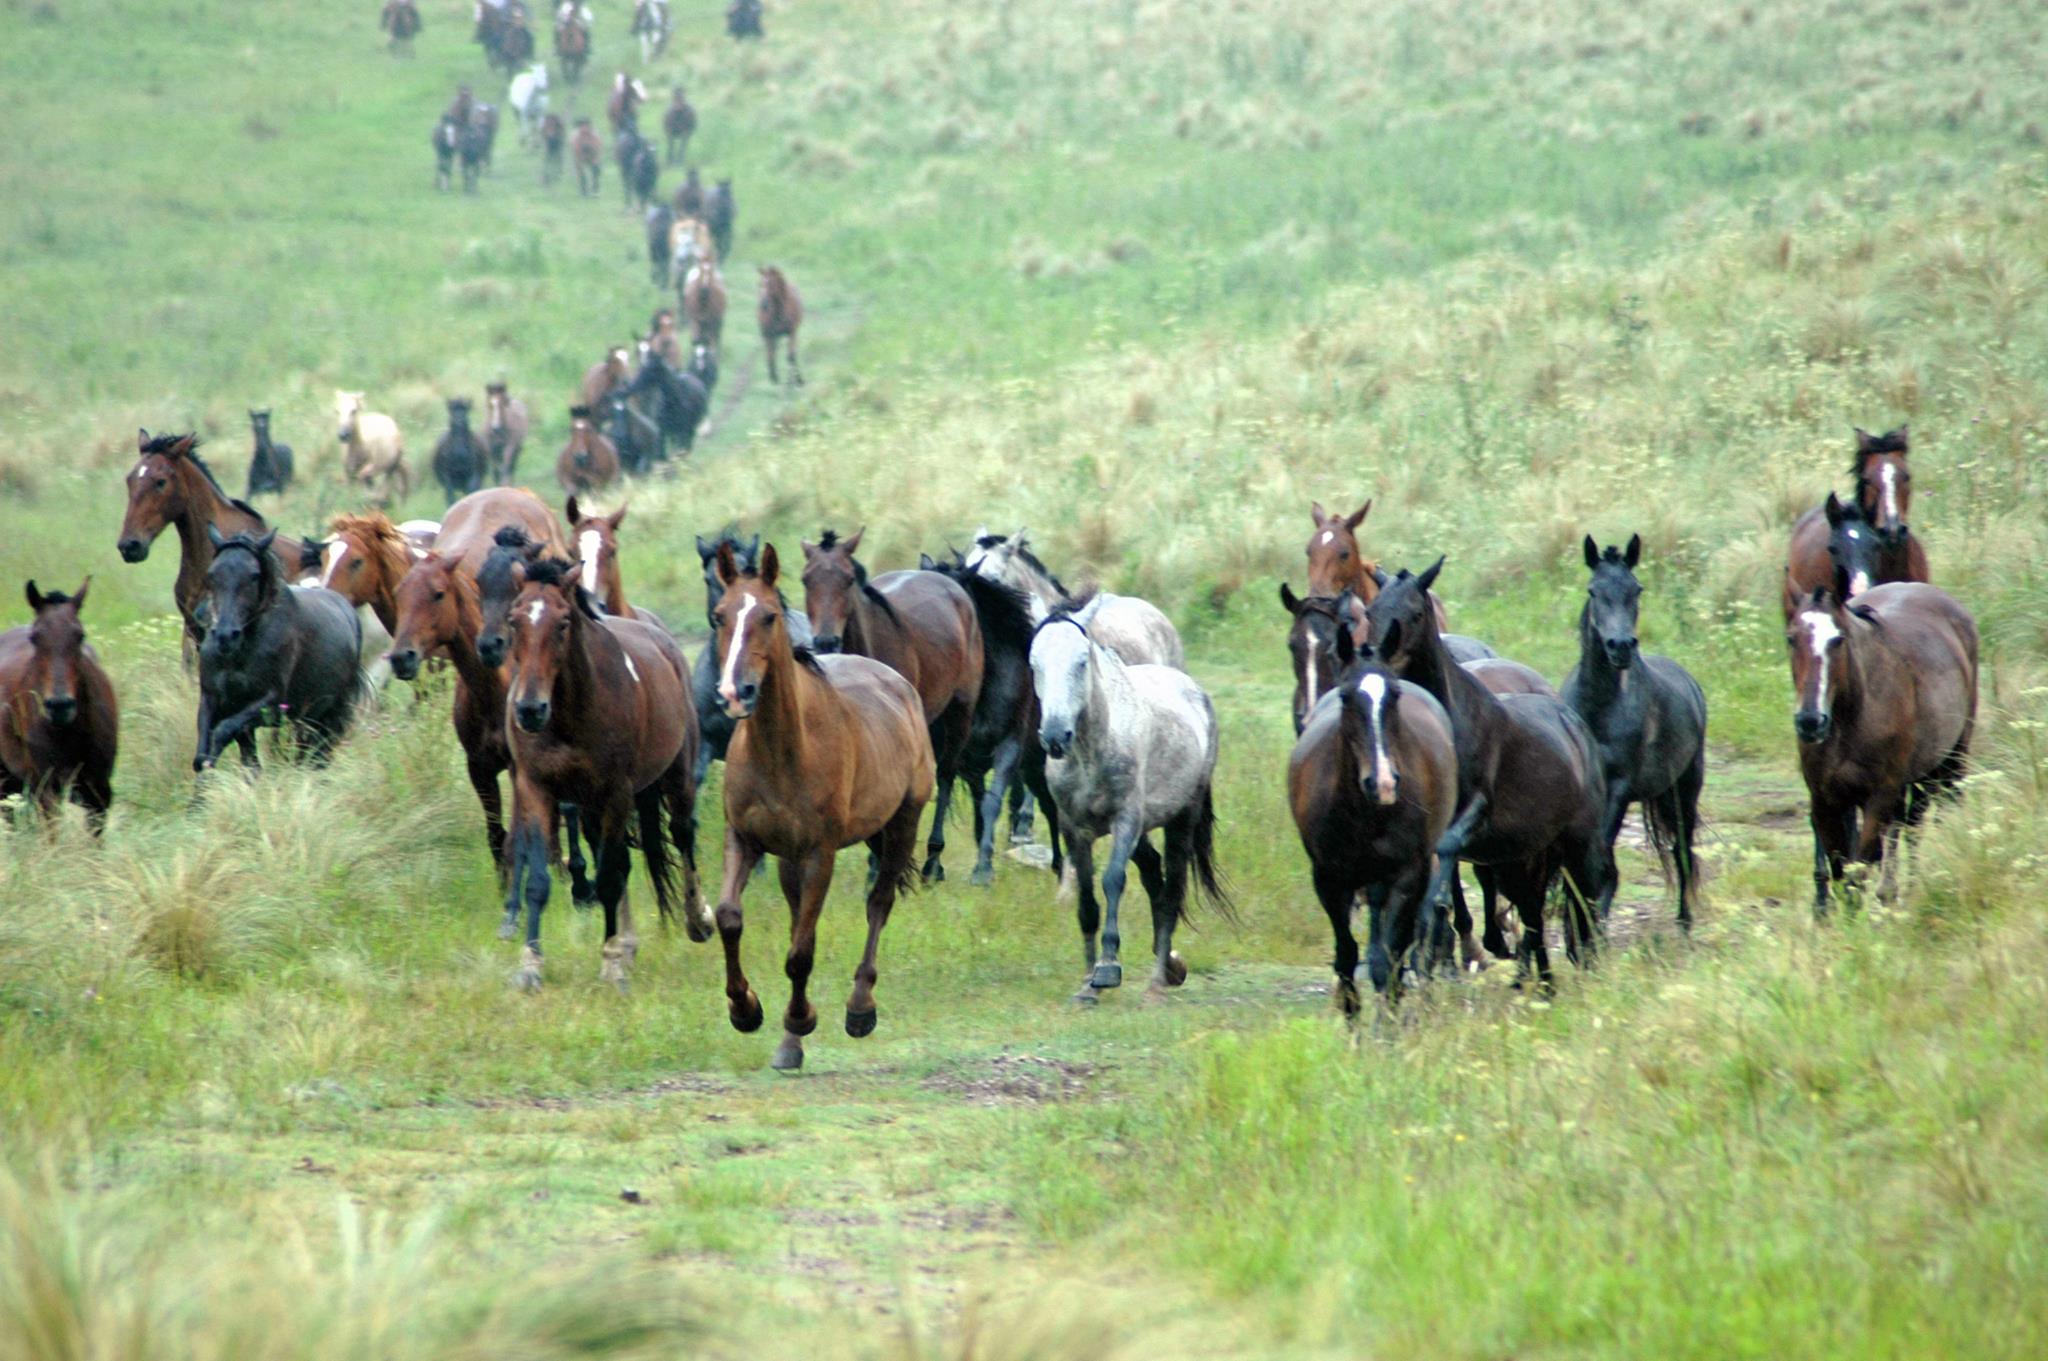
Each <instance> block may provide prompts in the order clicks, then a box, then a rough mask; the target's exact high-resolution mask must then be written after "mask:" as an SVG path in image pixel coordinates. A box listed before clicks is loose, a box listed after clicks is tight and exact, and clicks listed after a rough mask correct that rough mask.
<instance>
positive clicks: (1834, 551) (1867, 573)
mask: <svg viewBox="0 0 2048 1361" xmlns="http://www.w3.org/2000/svg"><path fill="white" fill-rule="evenodd" d="M1824 509H1825V511H1826V513H1827V517H1828V558H1829V559H1830V560H1831V561H1832V562H1833V563H1834V565H1835V581H1836V584H1837V589H1838V590H1839V591H1840V593H1841V596H1842V598H1843V599H1844V600H1849V599H1853V598H1854V597H1856V596H1859V595H1861V594H1863V593H1864V592H1865V591H1867V590H1869V589H1870V588H1871V587H1872V586H1874V585H1876V584H1877V580H1878V573H1879V569H1880V567H1881V566H1882V565H1883V564H1882V561H1881V560H1882V558H1883V556H1884V549H1885V543H1884V539H1883V536H1881V535H1880V534H1879V533H1878V530H1877V526H1875V525H1873V524H1872V523H1870V520H1869V518H1868V517H1867V516H1865V515H1864V513H1863V507H1862V506H1861V505H1859V504H1858V503H1856V502H1854V501H1846V502H1845V501H1843V500H1842V499H1841V498H1840V497H1838V496H1836V495H1835V494H1834V493H1833V492H1829V493H1828V500H1827V505H1826V506H1825V507H1824Z"/></svg>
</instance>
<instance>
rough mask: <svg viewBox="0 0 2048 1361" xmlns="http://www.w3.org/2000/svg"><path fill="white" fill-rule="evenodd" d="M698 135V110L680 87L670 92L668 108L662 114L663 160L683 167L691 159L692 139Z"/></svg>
mask: <svg viewBox="0 0 2048 1361" xmlns="http://www.w3.org/2000/svg"><path fill="white" fill-rule="evenodd" d="M696 134H697V110H696V109H695V108H694V107H692V106H691V104H690V97H689V96H688V95H686V94H684V93H683V87H682V86H680V85H678V86H676V88H675V89H674V90H673V91H671V92H670V94H669V97H668V107H667V108H666V109H663V110H662V112H661V135H662V137H663V139H664V140H663V145H662V160H663V162H664V163H665V164H668V165H681V164H682V163H683V162H684V161H686V160H688V159H689V157H690V138H692V137H694V136H696Z"/></svg>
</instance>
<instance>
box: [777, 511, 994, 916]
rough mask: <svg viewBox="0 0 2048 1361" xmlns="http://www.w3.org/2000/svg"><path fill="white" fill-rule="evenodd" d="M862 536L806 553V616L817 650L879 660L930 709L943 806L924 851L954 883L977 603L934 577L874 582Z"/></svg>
mask: <svg viewBox="0 0 2048 1361" xmlns="http://www.w3.org/2000/svg"><path fill="white" fill-rule="evenodd" d="M863 533H865V531H864V530H855V531H854V533H853V535H852V537H850V538H847V539H841V538H840V537H839V536H838V535H837V534H835V533H833V532H832V531H831V530H829V529H828V530H826V531H825V532H824V534H823V536H822V537H821V538H820V539H819V541H818V542H817V543H809V542H806V543H805V544H804V572H803V582H804V613H806V614H807V615H809V616H810V620H811V634H812V637H813V638H814V639H815V640H816V641H815V642H814V643H813V646H814V647H815V649H816V650H817V651H819V652H822V653H834V652H841V651H844V652H848V653H851V654H853V655H854V656H858V657H872V658H874V659H875V660H876V661H878V662H880V663H882V664H883V665H884V666H887V667H890V668H892V669H893V670H894V671H895V672H896V674H898V675H899V676H902V677H903V678H904V679H905V680H907V681H909V682H910V685H911V688H912V689H913V690H915V691H917V697H918V701H919V703H920V704H921V705H922V706H923V708H924V720H925V723H926V725H927V727H928V728H929V729H930V733H931V750H932V756H933V759H934V760H935V761H936V762H937V770H938V781H939V784H938V797H937V800H936V802H935V803H934V804H933V808H932V830H931V835H930V837H929V838H927V840H926V843H925V853H926V854H925V862H924V877H925V879H926V880H928V881H929V880H938V879H944V878H945V877H946V869H945V865H944V864H943V863H942V857H943V854H944V852H945V849H946V814H947V812H948V811H949V810H950V809H951V807H952V804H953V781H954V779H955V777H956V776H958V775H959V773H960V770H961V761H962V758H963V757H964V756H965V755H966V751H967V739H968V736H969V734H970V733H971V732H972V730H973V726H974V703H975V701H976V700H977V699H978V698H980V696H981V679H982V673H983V667H984V666H985V664H986V663H985V658H984V655H983V652H982V636H981V622H980V619H979V618H978V617H977V615H976V613H975V608H974V600H973V598H972V597H970V596H969V595H968V594H967V592H966V590H965V589H963V588H962V587H961V586H960V584H959V583H958V582H956V581H953V580H951V579H950V578H948V577H945V576H942V575H940V574H939V573H936V572H884V573H883V574H882V575H881V576H878V577H876V578H875V579H874V580H872V581H870V580H869V579H868V572H867V568H866V567H864V566H862V565H861V563H860V562H859V561H858V560H857V559H856V558H855V557H854V554H855V553H856V552H857V551H858V550H859V548H860V540H861V535H862V534H863Z"/></svg>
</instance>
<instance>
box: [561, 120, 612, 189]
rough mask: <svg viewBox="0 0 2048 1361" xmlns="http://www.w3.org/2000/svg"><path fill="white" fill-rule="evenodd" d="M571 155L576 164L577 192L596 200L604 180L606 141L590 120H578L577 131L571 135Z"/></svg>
mask: <svg viewBox="0 0 2048 1361" xmlns="http://www.w3.org/2000/svg"><path fill="white" fill-rule="evenodd" d="M569 155H570V157H571V159H573V160H574V161H575V162H576V192H577V193H579V194H581V195H582V196H583V197H585V198H595V197H596V196H597V191H598V190H599V188H601V187H602V186H601V184H600V181H602V180H603V179H604V139H603V138H602V137H599V136H598V135H597V129H596V128H594V127H592V126H591V125H590V120H589V119H588V118H579V119H577V120H576V131H574V132H573V133H571V134H569Z"/></svg>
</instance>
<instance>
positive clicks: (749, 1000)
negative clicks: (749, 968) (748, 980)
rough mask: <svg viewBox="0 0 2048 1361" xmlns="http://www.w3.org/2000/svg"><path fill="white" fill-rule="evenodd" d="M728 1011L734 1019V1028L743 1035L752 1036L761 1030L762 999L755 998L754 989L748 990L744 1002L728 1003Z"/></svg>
mask: <svg viewBox="0 0 2048 1361" xmlns="http://www.w3.org/2000/svg"><path fill="white" fill-rule="evenodd" d="M726 1011H727V1012H728V1014H729V1015H730V1016H731V1017H732V1028H733V1029H734V1030H737V1031H739V1032H740V1034H742V1035H751V1034H753V1033H754V1032H755V1031H757V1030H759V1029H760V1028H761V999H760V998H758V997H756V996H754V990H753V989H752V988H749V989H747V997H746V1000H745V1001H744V1002H730V1001H729V1002H727V1003H726Z"/></svg>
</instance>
